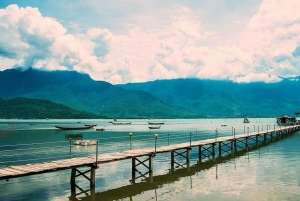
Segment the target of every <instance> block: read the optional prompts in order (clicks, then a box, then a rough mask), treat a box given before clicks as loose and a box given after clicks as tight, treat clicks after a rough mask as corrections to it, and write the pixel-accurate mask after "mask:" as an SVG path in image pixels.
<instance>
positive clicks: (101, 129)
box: [96, 128, 105, 131]
mask: <svg viewBox="0 0 300 201" xmlns="http://www.w3.org/2000/svg"><path fill="white" fill-rule="evenodd" d="M96 131H105V129H104V128H96Z"/></svg>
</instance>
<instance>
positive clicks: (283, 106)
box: [118, 78, 300, 117]
mask: <svg viewBox="0 0 300 201" xmlns="http://www.w3.org/2000/svg"><path fill="white" fill-rule="evenodd" d="M118 86H120V87H123V88H124V89H127V90H141V91H145V92H148V93H151V94H152V95H153V96H155V97H157V98H159V99H160V100H162V101H163V102H164V103H166V104H168V105H170V106H172V107H176V108H180V109H183V110H187V111H192V112H194V113H197V114H202V115H205V116H207V117H245V116H248V117H276V116H281V115H293V114H294V113H295V111H297V110H299V109H300V90H299V89H300V81H299V79H298V78H295V79H283V80H282V81H281V82H277V83H263V82H255V83H234V82H231V81H224V80H200V79H175V80H156V81H152V82H145V83H129V84H124V85H118Z"/></svg>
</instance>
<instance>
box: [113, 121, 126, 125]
mask: <svg viewBox="0 0 300 201" xmlns="http://www.w3.org/2000/svg"><path fill="white" fill-rule="evenodd" d="M111 123H112V124H114V125H126V124H131V122H130V121H128V122H127V121H113V122H111Z"/></svg>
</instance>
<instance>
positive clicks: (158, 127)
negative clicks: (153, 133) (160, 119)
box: [149, 126, 160, 129]
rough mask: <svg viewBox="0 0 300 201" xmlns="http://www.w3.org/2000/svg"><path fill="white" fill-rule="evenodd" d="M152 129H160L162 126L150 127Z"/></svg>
mask: <svg viewBox="0 0 300 201" xmlns="http://www.w3.org/2000/svg"><path fill="white" fill-rule="evenodd" d="M149 128H150V129H160V126H149Z"/></svg>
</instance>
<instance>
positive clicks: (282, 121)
mask: <svg viewBox="0 0 300 201" xmlns="http://www.w3.org/2000/svg"><path fill="white" fill-rule="evenodd" d="M276 119H277V121H276V122H277V124H278V125H279V126H290V125H300V121H299V120H297V119H296V117H290V116H288V115H284V116H281V117H277V118H276Z"/></svg>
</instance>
